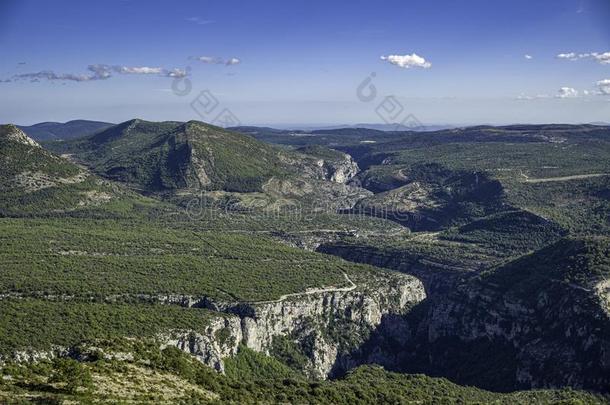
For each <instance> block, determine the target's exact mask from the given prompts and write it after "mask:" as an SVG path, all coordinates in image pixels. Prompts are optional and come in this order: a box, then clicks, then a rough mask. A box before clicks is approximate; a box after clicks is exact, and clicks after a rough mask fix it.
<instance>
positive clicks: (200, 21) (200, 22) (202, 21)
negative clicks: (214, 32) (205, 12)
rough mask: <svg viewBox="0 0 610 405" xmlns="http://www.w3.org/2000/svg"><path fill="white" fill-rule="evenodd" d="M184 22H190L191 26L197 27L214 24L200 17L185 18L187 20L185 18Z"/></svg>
mask: <svg viewBox="0 0 610 405" xmlns="http://www.w3.org/2000/svg"><path fill="white" fill-rule="evenodd" d="M185 20H186V21H188V22H192V23H193V24H197V25H208V24H214V22H215V21H213V20H206V19H204V18H201V17H187V18H185Z"/></svg>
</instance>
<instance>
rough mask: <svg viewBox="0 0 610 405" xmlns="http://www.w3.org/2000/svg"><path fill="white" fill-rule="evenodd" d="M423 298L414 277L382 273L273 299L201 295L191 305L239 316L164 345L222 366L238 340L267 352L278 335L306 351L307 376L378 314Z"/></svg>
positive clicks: (361, 335) (323, 370)
mask: <svg viewBox="0 0 610 405" xmlns="http://www.w3.org/2000/svg"><path fill="white" fill-rule="evenodd" d="M424 298H425V293H424V289H423V285H422V284H421V282H419V281H418V280H417V279H415V278H413V277H411V276H407V275H402V274H388V276H387V277H385V278H381V277H379V278H377V277H376V278H374V279H371V280H370V281H369V282H367V285H366V286H356V285H355V284H352V285H351V286H349V287H343V288H336V289H322V290H312V291H308V292H305V293H302V294H293V295H289V296H285V297H282V298H281V299H279V300H276V301H267V302H256V303H226V302H211V301H209V300H201V301H199V302H198V303H196V305H198V306H203V307H206V308H208V309H213V310H216V311H221V312H224V313H229V314H235V315H237V316H239V318H237V317H235V318H231V317H228V318H226V319H225V320H223V321H217V322H216V321H214V322H212V324H210V326H209V327H208V328H207V329H206V330H205V331H195V332H186V333H183V334H182V335H181V336H178V337H175V335H174V337H171V338H168V339H166V341H165V343H164V345H166V346H167V345H173V346H176V347H179V348H180V349H182V350H184V351H187V352H189V353H191V354H193V355H195V356H197V358H199V359H200V360H201V361H202V362H204V363H206V364H208V365H210V366H212V367H214V368H215V369H217V370H219V371H222V370H223V363H222V358H224V357H228V356H231V355H234V354H235V353H236V352H237V349H238V346H239V344H240V343H242V344H244V345H245V346H246V347H248V348H251V349H253V350H256V351H259V352H263V353H266V354H272V352H273V346H274V340H275V339H276V338H284V339H288V340H289V341H290V342H292V343H293V344H294V345H295V347H296V348H298V349H299V350H300V351H301V352H302V353H304V354H305V355H306V356H307V358H308V364H307V365H306V366H305V370H303V371H305V372H306V373H307V374H308V375H310V376H311V377H315V378H326V377H328V375H329V374H330V373H331V371H332V370H333V367H334V366H335V363H336V361H337V358H338V357H339V355H342V354H345V353H348V352H349V351H351V350H354V348H356V347H358V346H359V345H361V344H362V343H363V342H364V341H366V339H367V338H368V337H369V336H370V334H371V333H372V332H373V331H374V330H375V328H376V327H377V326H378V325H379V324H380V323H381V321H382V318H383V317H384V316H386V315H388V314H404V313H406V312H408V310H409V309H410V308H411V307H412V306H413V305H415V304H417V303H419V302H420V301H422V300H423V299H424ZM191 303H194V302H192V301H191ZM238 323H239V327H238Z"/></svg>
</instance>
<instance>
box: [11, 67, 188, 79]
mask: <svg viewBox="0 0 610 405" xmlns="http://www.w3.org/2000/svg"><path fill="white" fill-rule="evenodd" d="M87 70H88V71H89V72H90V73H88V74H74V73H56V72H53V71H51V70H43V71H40V72H33V73H21V74H17V75H14V76H13V77H12V78H11V79H6V80H5V81H19V80H29V81H30V82H37V81H40V80H42V79H44V80H49V81H73V82H89V81H94V80H106V79H109V78H111V77H112V74H113V73H118V74H122V75H157V76H163V77H173V78H181V77H185V76H187V72H186V71H185V70H181V69H171V70H168V69H164V68H161V67H148V66H121V65H113V66H111V65H105V64H94V65H89V66H87Z"/></svg>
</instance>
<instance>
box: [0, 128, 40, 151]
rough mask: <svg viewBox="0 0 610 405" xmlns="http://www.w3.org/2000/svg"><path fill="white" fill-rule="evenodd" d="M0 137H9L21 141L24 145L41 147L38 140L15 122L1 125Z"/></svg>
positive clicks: (11, 139)
mask: <svg viewBox="0 0 610 405" xmlns="http://www.w3.org/2000/svg"><path fill="white" fill-rule="evenodd" d="M0 139H7V140H9V141H12V142H19V143H22V144H24V145H29V146H35V147H38V148H40V145H39V144H38V142H36V141H35V140H33V139H32V138H30V137H29V136H27V135H26V134H25V132H23V131H22V130H20V129H19V128H17V126H15V125H13V124H7V125H0Z"/></svg>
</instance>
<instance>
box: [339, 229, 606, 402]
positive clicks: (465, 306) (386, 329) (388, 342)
mask: <svg viewBox="0 0 610 405" xmlns="http://www.w3.org/2000/svg"><path fill="white" fill-rule="evenodd" d="M587 243H590V242H587ZM581 245H582V242H581V241H578V240H576V241H573V240H569V239H566V240H562V241H559V242H558V243H556V244H554V245H552V246H550V247H548V248H545V249H543V250H541V251H539V252H537V253H535V254H532V255H526V256H524V257H523V258H520V259H518V260H515V261H513V262H510V263H508V264H506V265H504V266H502V267H499V268H496V269H494V270H493V271H492V272H488V273H487V274H484V275H480V276H474V277H471V278H469V279H468V280H466V281H462V282H460V281H459V279H456V278H453V284H452V287H451V285H450V284H446V285H445V284H442V285H441V284H439V283H435V279H434V277H433V276H432V275H431V277H429V278H428V280H427V287H428V289H429V290H431V291H432V292H433V293H432V294H430V296H429V297H428V298H427V300H426V302H425V303H423V304H422V305H420V306H419V307H418V308H417V311H414V312H411V313H408V314H406V315H404V316H398V317H392V318H391V319H386V320H384V322H382V323H381V324H380V326H379V327H378V328H377V330H376V331H375V333H374V334H373V335H372V336H371V337H370V338H369V339H368V341H367V342H366V343H365V344H364V345H363V346H361V347H360V348H358V349H357V350H356V351H354V352H352V353H349V355H347V356H346V357H345V361H343V362H342V361H339V362H338V363H339V364H342V363H344V365H343V367H342V369H341V370H340V371H341V372H344V371H347V370H348V369H349V368H350V365H353V364H354V362H356V364H358V363H371V362H376V363H378V364H381V365H383V366H385V367H386V368H389V369H393V370H396V371H402V372H409V373H425V374H429V375H441V376H444V377H447V378H449V379H451V380H453V381H455V382H457V383H460V384H465V385H476V386H479V387H482V388H486V389H491V390H496V391H514V390H519V389H533V388H556V387H566V386H571V387H574V388H583V389H592V390H596V391H602V392H609V391H610V313H609V312H608V307H609V304H608V303H609V302H610V300H609V298H608V297H609V293H608V291H609V290H610V289H609V287H608V286H609V285H610V282H609V281H608V278H603V279H602V280H601V281H600V280H599V277H600V275H601V274H604V273H603V270H602V269H603V268H604V263H607V262H608V256H606V253H607V251H608V247H607V246H608V245H607V244H606V240H600V241H597V242H595V243H592V244H591V246H592V248H590V249H589V252H594V253H595V254H596V256H595V255H594V256H590V255H589V254H588V253H586V249H588V248H587V247H586V246H587V244H586V243H585V248H583V247H582V246H581ZM604 249H605V250H604ZM600 252H601V253H600ZM604 252H606V253H604ZM333 253H336V252H333ZM343 253H346V252H343ZM370 253H371V255H370V257H369V260H370V261H369V262H370V263H372V264H373V263H374V264H384V263H383V262H377V261H378V260H381V261H383V257H379V256H378V255H375V254H374V253H375V252H370ZM342 256H344V257H345V255H342ZM359 259H360V260H358V261H365V260H364V259H365V257H364V256H363V257H360V258H359ZM388 263H390V264H391V262H388ZM388 263H385V264H386V265H387V264H388ZM398 264H399V263H394V265H398ZM409 271H413V267H411V268H409ZM592 275H593V276H592ZM437 276H438V274H437ZM570 277H574V280H573V281H571V280H570ZM448 279H449V280H451V278H448ZM587 279H589V280H591V282H589V281H587ZM424 282H426V280H425V279H424ZM450 287H451V288H450ZM490 370H493V373H491V372H490Z"/></svg>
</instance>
